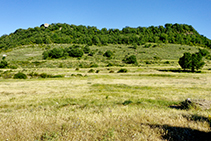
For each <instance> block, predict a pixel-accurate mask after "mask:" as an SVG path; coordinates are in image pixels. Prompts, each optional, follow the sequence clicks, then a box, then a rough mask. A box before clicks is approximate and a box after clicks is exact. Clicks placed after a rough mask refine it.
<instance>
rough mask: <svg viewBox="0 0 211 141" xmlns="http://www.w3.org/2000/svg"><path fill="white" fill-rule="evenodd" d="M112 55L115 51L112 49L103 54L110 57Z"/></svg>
mask: <svg viewBox="0 0 211 141" xmlns="http://www.w3.org/2000/svg"><path fill="white" fill-rule="evenodd" d="M112 55H113V52H112V51H110V50H107V51H106V52H105V53H104V54H103V56H105V57H108V58H110V57H111V56H112Z"/></svg>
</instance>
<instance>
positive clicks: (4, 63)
mask: <svg viewBox="0 0 211 141" xmlns="http://www.w3.org/2000/svg"><path fill="white" fill-rule="evenodd" d="M7 66H8V63H7V61H5V60H2V61H1V62H0V68H6V67H7Z"/></svg>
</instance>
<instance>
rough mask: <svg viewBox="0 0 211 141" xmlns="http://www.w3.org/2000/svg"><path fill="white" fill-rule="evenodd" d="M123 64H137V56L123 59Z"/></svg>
mask: <svg viewBox="0 0 211 141" xmlns="http://www.w3.org/2000/svg"><path fill="white" fill-rule="evenodd" d="M123 62H125V63H127V64H137V60H136V56H135V55H131V56H129V57H127V58H125V59H123Z"/></svg>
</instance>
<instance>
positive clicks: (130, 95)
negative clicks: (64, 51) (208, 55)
mask: <svg viewBox="0 0 211 141" xmlns="http://www.w3.org/2000/svg"><path fill="white" fill-rule="evenodd" d="M57 46H58V45H52V46H51V47H57ZM60 46H63V47H65V46H68V45H60ZM46 48H47V46H44V45H43V46H24V47H19V48H16V49H13V50H10V51H8V52H2V53H1V55H3V54H7V55H8V56H7V60H8V61H9V63H10V64H12V65H15V66H17V67H18V69H1V70H0V71H1V72H0V73H1V76H2V77H1V78H0V140H34V141H35V140H38V141H42V140H61V141H62V140H64V141H66V140H76V141H77V140H84V141H86V140H105V141H107V140H125V141H128V140H151V141H156V140H209V137H210V136H211V129H210V128H211V110H210V109H201V108H199V107H192V108H190V109H178V108H174V107H176V106H177V105H180V103H181V102H182V101H184V100H185V99H187V98H191V99H199V100H208V101H211V97H210V91H211V88H210V86H211V71H210V68H211V67H210V63H209V60H206V66H205V67H204V68H203V69H202V70H201V73H183V72H175V71H172V70H179V68H180V67H179V66H178V63H177V61H178V58H179V57H181V56H182V54H183V53H184V52H187V51H190V52H196V51H197V48H196V47H190V46H184V45H170V44H166V45H161V46H157V47H150V48H145V47H144V45H143V46H139V47H138V48H137V49H136V50H134V49H131V48H130V46H126V45H119V46H118V45H109V46H106V47H97V46H92V47H91V49H92V50H97V51H96V54H95V55H94V57H92V56H88V55H84V56H83V57H82V58H80V59H79V58H74V59H72V58H67V59H53V60H42V52H43V51H44V50H45V49H46ZM108 49H109V50H112V51H113V52H115V56H114V57H113V58H110V59H107V58H105V57H103V56H102V54H100V53H101V52H105V51H106V50H108ZM99 51H101V52H99ZM128 54H136V56H137V59H138V66H134V65H126V64H124V63H122V61H121V60H122V58H124V56H125V55H128ZM155 56H157V57H155ZM146 61H149V62H148V63H147V62H146ZM167 61H168V63H166V62H167ZM108 63H113V64H115V65H114V66H111V67H106V65H107V64H108ZM79 64H83V65H84V66H85V65H87V64H88V65H90V64H98V67H92V69H93V70H94V72H93V73H89V72H88V71H89V70H90V69H91V68H90V67H84V68H80V67H79ZM88 65H87V66H88ZM76 68H78V69H76ZM120 68H126V69H127V70H128V72H127V73H117V71H118V70H119V69H120ZM96 70H99V72H98V73H96V72H95V71H96ZM19 71H21V72H24V73H25V74H30V73H31V72H36V73H38V74H41V73H47V74H51V75H62V76H64V77H62V78H39V77H30V76H29V75H28V78H27V79H25V80H19V79H13V78H11V77H7V79H5V78H4V77H3V76H4V73H5V72H9V74H11V75H12V74H15V73H17V72H19ZM111 71H112V73H111Z"/></svg>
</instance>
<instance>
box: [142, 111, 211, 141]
mask: <svg viewBox="0 0 211 141" xmlns="http://www.w3.org/2000/svg"><path fill="white" fill-rule="evenodd" d="M184 117H185V118H187V119H189V120H193V121H201V122H203V121H207V122H209V124H210V125H211V122H210V121H211V120H209V119H208V118H206V117H202V116H198V115H192V116H184ZM142 125H146V126H150V128H159V129H163V130H164V133H162V138H163V139H164V140H168V141H210V138H211V131H210V132H204V131H199V130H195V129H191V128H187V127H176V126H170V125H159V124H142Z"/></svg>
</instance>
